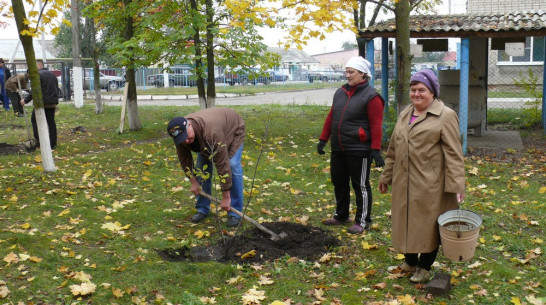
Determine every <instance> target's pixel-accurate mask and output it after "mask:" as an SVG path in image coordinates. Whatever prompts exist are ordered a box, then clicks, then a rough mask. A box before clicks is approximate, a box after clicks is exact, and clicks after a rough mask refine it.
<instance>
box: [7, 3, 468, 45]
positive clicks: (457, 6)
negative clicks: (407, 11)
mask: <svg viewBox="0 0 546 305" xmlns="http://www.w3.org/2000/svg"><path fill="white" fill-rule="evenodd" d="M449 7H450V8H451V10H449ZM27 10H28V8H27ZM438 10H439V13H440V14H448V13H451V14H464V13H466V0H444V4H443V5H442V6H440V7H439V8H438ZM4 21H5V20H4ZM261 34H262V36H263V37H264V43H265V44H267V45H268V46H270V47H277V46H278V43H279V40H282V38H283V37H284V36H285V34H284V33H282V31H280V30H279V29H274V30H271V29H264V30H262V31H261ZM326 37H327V38H326V39H325V40H322V41H321V40H318V39H312V40H310V41H308V43H307V46H304V47H303V51H305V52H306V53H307V54H309V55H314V54H319V53H327V52H335V51H340V50H341V49H342V45H343V43H344V42H346V41H349V42H355V35H354V34H353V33H352V32H350V31H344V32H341V33H340V32H334V33H330V34H327V36H326ZM2 38H3V39H18V38H19V37H18V35H17V28H16V26H15V23H14V22H12V23H10V25H9V26H8V27H7V28H6V29H2ZM46 39H53V37H52V36H47V35H46Z"/></svg>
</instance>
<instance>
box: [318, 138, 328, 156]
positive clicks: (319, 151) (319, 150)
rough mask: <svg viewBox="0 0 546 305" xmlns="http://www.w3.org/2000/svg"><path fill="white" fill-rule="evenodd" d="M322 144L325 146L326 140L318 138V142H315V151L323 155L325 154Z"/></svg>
mask: <svg viewBox="0 0 546 305" xmlns="http://www.w3.org/2000/svg"><path fill="white" fill-rule="evenodd" d="M324 146H326V141H324V140H319V142H318V144H317V152H318V154H319V155H324V154H325V152H324Z"/></svg>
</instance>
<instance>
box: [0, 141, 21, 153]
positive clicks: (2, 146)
mask: <svg viewBox="0 0 546 305" xmlns="http://www.w3.org/2000/svg"><path fill="white" fill-rule="evenodd" d="M26 153H27V150H26V148H25V146H24V145H22V144H19V145H13V144H7V143H0V155H18V154H26Z"/></svg>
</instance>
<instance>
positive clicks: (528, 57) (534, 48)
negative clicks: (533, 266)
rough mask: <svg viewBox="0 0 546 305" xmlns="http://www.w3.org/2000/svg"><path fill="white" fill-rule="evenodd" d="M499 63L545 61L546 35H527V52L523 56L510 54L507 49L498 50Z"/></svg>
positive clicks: (537, 62)
mask: <svg viewBox="0 0 546 305" xmlns="http://www.w3.org/2000/svg"><path fill="white" fill-rule="evenodd" d="M497 60H498V63H521V64H523V63H530V64H542V63H543V62H544V37H527V38H526V39H525V54H524V55H523V56H509V55H508V54H506V52H505V51H503V50H499V51H498V58H497Z"/></svg>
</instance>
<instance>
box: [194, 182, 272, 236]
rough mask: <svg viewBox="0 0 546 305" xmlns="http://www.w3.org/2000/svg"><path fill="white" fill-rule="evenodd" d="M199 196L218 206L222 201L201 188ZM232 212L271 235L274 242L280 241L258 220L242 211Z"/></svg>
mask: <svg viewBox="0 0 546 305" xmlns="http://www.w3.org/2000/svg"><path fill="white" fill-rule="evenodd" d="M199 195H201V196H203V197H205V198H208V199H210V200H211V201H214V202H215V203H217V204H220V200H219V199H218V198H216V197H213V196H211V195H209V194H207V193H205V192H203V190H202V189H201V188H200V189H199ZM230 212H233V213H235V214H237V215H239V216H240V217H242V218H243V219H244V220H246V221H248V222H250V223H251V224H253V225H255V226H256V227H257V228H258V229H260V230H262V231H263V232H265V233H267V234H269V235H271V239H273V240H278V239H280V237H279V235H277V234H276V233H275V232H273V231H271V230H269V229H267V228H266V227H264V226H262V225H261V224H260V223H258V222H257V221H256V220H254V219H252V218H250V217H248V216H246V215H245V214H243V213H241V212H240V211H238V210H236V209H233V208H231V209H230Z"/></svg>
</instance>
